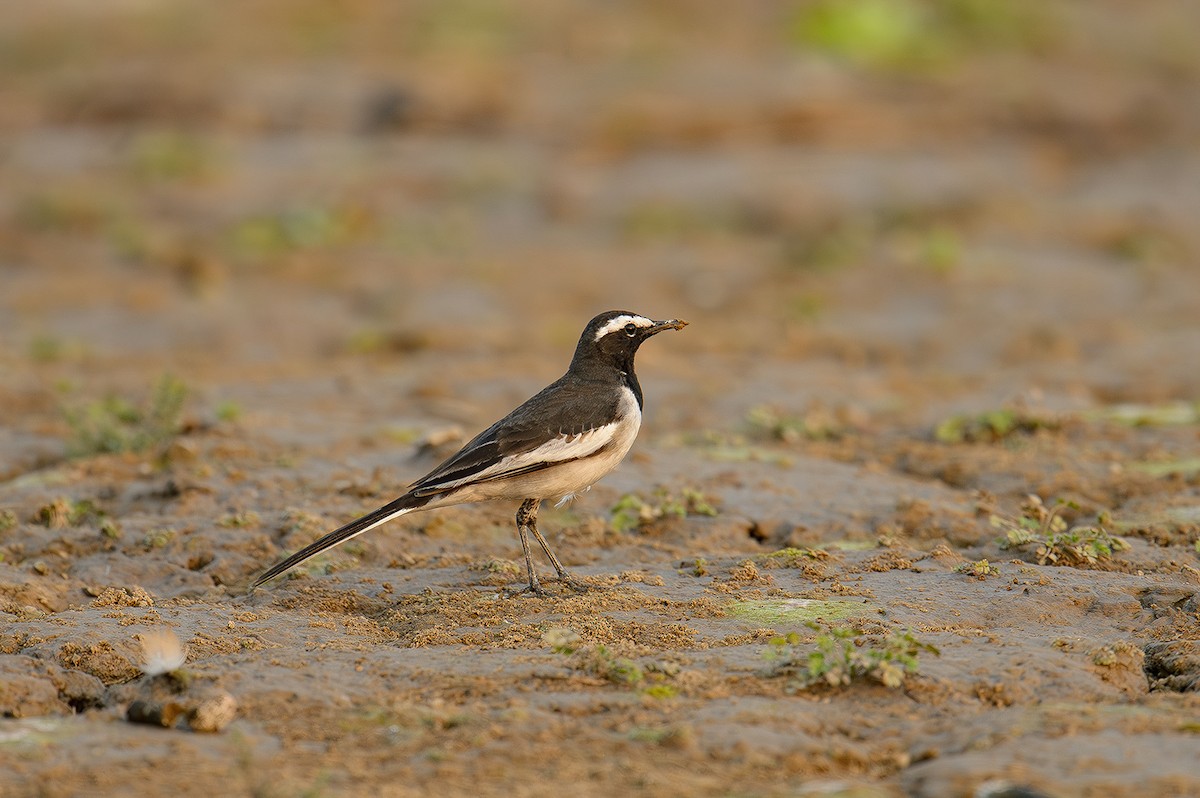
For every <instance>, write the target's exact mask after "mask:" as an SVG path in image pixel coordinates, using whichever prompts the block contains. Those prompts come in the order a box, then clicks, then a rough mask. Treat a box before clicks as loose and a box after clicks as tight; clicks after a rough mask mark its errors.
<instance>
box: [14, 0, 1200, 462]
mask: <svg viewBox="0 0 1200 798" xmlns="http://www.w3.org/2000/svg"><path fill="white" fill-rule="evenodd" d="M1196 30H1200V7H1198V6H1197V5H1196V4H1195V3H1193V2H1190V1H1189V0H1149V1H1148V2H1144V3H1139V4H1137V6H1136V8H1135V7H1134V6H1131V5H1129V4H1127V3H1121V2H1115V1H1114V0H1096V1H1095V2H1089V3H1073V2H1044V1H1043V0H1037V1H1036V2H1035V1H1034V0H1014V1H1013V2H1007V3H992V2H987V0H853V1H851V0H812V1H804V0H797V1H796V2H774V1H772V2H740V3H737V4H734V5H730V4H729V3H724V2H715V1H714V2H705V1H703V0H698V1H696V2H683V1H682V0H651V1H650V2H612V3H595V2H558V1H556V2H550V1H549V0H545V1H543V0H527V1H526V2H521V3H502V2H491V1H490V0H429V1H428V2H404V3H389V2H380V1H377V0H287V1H286V2H285V1H284V0H257V1H256V2H246V3H236V4H232V3H210V2H198V1H197V2H186V1H181V2H157V1H156V0H111V2H105V3H90V2H80V1H79V0H47V2H41V3H24V4H17V5H15V6H13V7H11V8H9V9H7V10H6V12H5V14H4V19H3V21H2V22H0V69H2V70H3V75H4V79H3V82H2V86H0V371H2V373H3V375H4V379H3V381H2V382H3V384H2V385H0V407H3V411H4V415H5V416H6V423H5V430H4V431H3V433H2V436H0V460H8V461H9V462H8V464H7V465H6V466H5V467H3V468H2V469H0V470H2V471H4V472H5V473H6V474H10V475H11V474H13V473H17V472H20V471H22V470H24V469H26V468H28V467H31V466H34V465H37V464H39V463H44V462H48V461H51V460H54V459H55V458H57V457H60V456H61V455H62V454H63V452H64V451H65V450H67V449H69V448H70V447H71V446H72V440H71V434H72V428H73V425H72V424H71V423H70V419H69V417H67V418H64V416H63V413H62V412H61V406H62V405H64V404H66V405H67V406H70V405H72V403H74V404H75V405H76V406H77V407H83V408H86V406H87V402H88V401H89V400H91V399H94V398H96V397H101V396H104V395H107V394H110V393H122V394H124V395H128V396H132V397H137V396H141V395H145V394H146V393H148V392H149V391H151V390H152V388H151V386H153V385H154V384H155V380H156V379H158V376H159V375H161V374H171V375H174V376H175V377H177V378H178V379H180V380H182V381H184V382H186V383H187V385H188V387H189V389H190V391H191V396H192V397H193V399H198V402H199V404H198V405H197V406H198V407H200V408H201V409H202V411H203V413H202V415H203V414H207V415H208V416H210V417H211V416H213V415H216V416H221V415H222V414H224V415H228V416H233V415H235V414H236V413H238V412H241V411H244V410H249V411H254V410H255V409H257V410H258V411H261V412H262V413H269V414H274V415H270V416H260V417H259V418H258V420H259V421H261V422H262V426H264V427H269V428H272V429H277V430H278V429H286V428H287V426H288V424H289V423H290V424H292V425H293V426H295V428H296V429H295V432H296V435H297V438H296V440H301V441H311V440H312V438H311V437H307V438H306V437H304V434H305V430H307V432H308V434H310V435H311V434H316V433H317V432H329V433H330V434H333V435H336V434H337V432H336V424H337V420H338V418H339V415H338V414H339V413H340V412H342V408H343V406H344V405H345V404H346V403H347V402H346V400H347V397H349V400H350V401H349V404H352V405H356V407H358V408H359V410H358V411H357V412H361V413H363V414H368V413H372V412H380V411H382V412H384V413H385V414H387V413H390V414H392V417H393V418H391V419H390V420H391V421H395V422H396V423H398V424H403V423H405V422H404V420H403V419H402V418H401V419H400V420H398V421H397V420H396V418H395V417H401V416H405V414H407V413H410V412H411V413H412V414H414V415H419V416H421V417H422V418H427V417H428V415H434V416H437V417H439V418H446V417H449V418H452V419H453V418H458V419H460V420H462V421H464V423H475V422H477V421H483V422H485V423H486V421H488V420H490V416H491V414H492V413H493V411H495V410H499V411H502V410H504V409H506V406H507V405H509V404H510V403H511V402H512V401H514V400H519V399H520V398H523V396H525V395H528V393H529V392H530V391H531V390H534V389H536V388H537V387H539V386H540V385H541V384H543V383H544V382H545V381H546V380H547V379H550V378H553V377H554V376H556V375H557V374H559V373H561V370H562V369H563V367H564V366H565V363H566V359H567V356H568V353H569V351H570V348H571V346H572V345H573V343H574V341H575V338H576V336H577V335H578V332H579V330H580V329H581V328H582V326H583V324H584V322H586V320H587V319H588V318H590V317H591V316H592V315H593V314H594V313H596V312H598V311H600V310H604V309H608V308H610V307H616V308H626V309H631V310H635V311H637V312H641V313H645V314H647V315H653V316H657V317H682V318H687V319H689V320H691V321H692V322H693V326H692V327H690V328H689V329H688V330H687V332H686V333H685V334H681V335H679V336H671V337H670V340H666V339H659V340H656V341H655V342H654V345H653V346H651V347H647V351H646V352H645V353H644V356H643V359H642V371H643V380H644V381H647V382H649V383H650V384H656V385H657V386H658V387H657V388H656V389H655V390H656V391H657V392H658V396H664V397H668V398H669V401H666V402H662V403H660V404H658V406H657V407H655V406H654V404H653V402H654V401H655V399H654V398H652V400H651V401H652V405H651V407H650V410H651V411H652V412H653V413H657V414H658V419H659V423H660V424H661V426H660V429H663V430H673V429H680V428H684V427H692V428H695V427H705V428H707V427H715V428H718V429H720V428H729V427H732V426H736V425H738V424H740V423H742V421H743V420H744V418H745V417H746V414H747V413H749V412H751V411H752V410H753V409H754V408H756V407H759V406H761V405H763V404H764V403H769V404H770V405H771V406H774V407H779V408H782V409H783V410H784V411H787V412H796V413H800V414H803V413H806V412H811V411H812V409H813V408H814V407H818V408H826V409H829V412H830V413H831V414H832V415H833V416H836V417H838V418H841V419H842V420H843V421H845V419H847V418H848V419H850V420H851V421H854V420H855V419H859V420H861V419H864V418H878V417H888V418H896V419H901V420H904V421H905V422H906V423H908V422H911V423H917V424H932V423H934V422H936V421H937V420H938V419H939V418H943V417H944V416H945V414H946V413H947V412H950V411H951V410H954V411H969V410H972V409H980V408H991V407H997V406H1009V405H1012V404H1013V403H1018V404H1020V403H1030V402H1034V403H1039V404H1041V405H1045V406H1048V407H1052V408H1061V407H1068V408H1078V407H1089V406H1094V405H1111V404H1112V403H1117V402H1130V401H1134V402H1164V401H1171V400H1178V399H1192V398H1194V397H1195V396H1196V395H1197V388H1198V387H1200V384H1198V383H1200V372H1198V371H1197V370H1196V369H1195V368H1194V361H1195V354H1196V352H1197V351H1198V349H1200V326H1198V324H1197V312H1196V311H1197V310H1198V309H1200V308H1198V306H1200V279H1198V271H1200V270H1198V269H1197V253H1200V227H1198V226H1197V225H1196V219H1197V218H1200V133H1198V131H1200V124H1198V123H1200V118H1198V117H1200V81H1198V80H1197V78H1198V77H1200V50H1198V49H1197V48H1196V46H1195V31H1196ZM331 384H336V385H335V387H333V388H328V389H327V388H324V387H321V386H328V385H331ZM355 386H358V388H357V389H356V387H355ZM164 390H165V389H164ZM355 390H358V391H359V392H358V393H357V394H356V393H355ZM652 396H653V395H652ZM462 400H466V401H468V402H470V403H473V404H471V406H470V407H471V408H474V409H463V407H462V406H460V405H458V404H456V402H460V401H462ZM131 401H132V400H131ZM295 402H302V403H303V406H304V407H305V408H306V410H305V413H302V414H299V415H307V417H308V418H307V421H305V420H303V419H299V418H297V419H292V420H291V421H290V422H289V421H288V420H287V418H288V408H289V407H293V405H289V403H295ZM371 402H375V403H376V404H375V405H372V404H371ZM422 402H424V403H425V404H424V405H421V403H422ZM380 403H382V404H380ZM414 403H416V404H417V405H420V406H421V408H422V409H416V410H411V407H412V406H413V404H414ZM481 408H482V409H481ZM80 412H82V411H80ZM422 414H424V415H422ZM889 414H890V415H889ZM251 415H252V413H251ZM362 417H366V416H365V415H364V416H354V417H353V418H350V419H348V421H347V423H348V424H353V423H355V418H362ZM306 424H307V426H305V425H306ZM330 425H333V426H332V427H331V426H330ZM74 426H77V425H74ZM75 432H76V433H78V430H77V429H76V430H75ZM280 434H285V433H283V432H281V433H280ZM75 444H78V441H75ZM118 448H119V446H118Z"/></svg>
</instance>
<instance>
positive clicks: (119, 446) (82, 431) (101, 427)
mask: <svg viewBox="0 0 1200 798" xmlns="http://www.w3.org/2000/svg"><path fill="white" fill-rule="evenodd" d="M186 398H187V386H186V385H184V383H183V382H182V381H181V380H179V379H177V378H175V377H172V376H171V375H169V374H164V375H163V376H162V377H161V378H160V379H159V381H158V382H157V383H156V384H155V386H154V388H153V390H152V391H151V393H150V397H149V399H148V400H147V402H146V404H145V406H144V407H140V408H139V407H137V406H135V405H134V404H132V403H130V402H129V401H127V400H125V399H122V398H120V397H117V396H109V397H106V398H104V399H101V400H99V401H96V402H92V403H91V404H88V405H86V406H84V407H82V408H67V409H65V410H64V415H65V416H66V420H67V424H68V425H70V427H71V441H70V444H69V446H68V448H69V450H70V452H71V454H72V455H74V456H87V455H93V454H104V453H115V452H141V451H145V450H146V449H149V448H151V447H156V446H162V445H164V444H165V443H167V442H168V441H170V440H171V439H172V438H174V437H175V436H176V435H178V434H179V431H180V429H181V427H182V423H181V421H180V417H181V414H182V412H183V403H184V400H185V399H186Z"/></svg>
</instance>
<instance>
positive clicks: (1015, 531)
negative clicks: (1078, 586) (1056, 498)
mask: <svg viewBox="0 0 1200 798" xmlns="http://www.w3.org/2000/svg"><path fill="white" fill-rule="evenodd" d="M1064 508H1070V509H1075V510H1078V509H1079V506H1078V505H1077V504H1075V503H1073V502H1062V501H1060V502H1058V503H1057V504H1056V505H1055V506H1054V507H1046V505H1045V504H1044V503H1043V502H1042V499H1041V497H1039V496H1035V495H1033V494H1030V495H1029V496H1027V497H1026V499H1025V502H1024V503H1023V504H1022V505H1021V514H1020V515H1019V516H1008V515H1002V514H999V513H996V514H993V515H992V517H991V519H990V522H991V525H992V526H993V527H995V528H996V529H1000V530H1002V531H1003V532H1004V536H1003V537H1001V538H1000V539H999V540H997V543H998V544H999V545H1000V548H1002V549H1023V548H1025V547H1026V546H1031V545H1032V546H1036V547H1037V549H1036V552H1037V561H1038V564H1039V565H1047V564H1050V565H1073V566H1085V565H1096V564H1097V563H1099V562H1101V561H1103V560H1108V559H1111V558H1112V556H1113V555H1114V554H1115V553H1117V552H1119V551H1126V550H1127V549H1128V548H1129V544H1128V543H1127V542H1126V541H1125V539H1124V538H1120V537H1117V536H1116V535H1111V534H1109V532H1108V530H1107V529H1105V527H1106V526H1108V525H1110V524H1111V522H1112V519H1111V518H1109V516H1108V513H1101V514H1100V516H1099V517H1098V518H1097V522H1096V524H1094V525H1090V526H1075V527H1070V528H1068V524H1067V522H1066V519H1064V518H1063V517H1062V515H1061V513H1062V510H1063V509H1064Z"/></svg>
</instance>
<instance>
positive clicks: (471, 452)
mask: <svg viewBox="0 0 1200 798" xmlns="http://www.w3.org/2000/svg"><path fill="white" fill-rule="evenodd" d="M686 325H687V322H686V321H680V320H678V319H671V320H669V321H653V320H652V319H648V318H646V317H645V316H639V315H638V314H636V313H629V312H627V311H623V310H610V311H608V312H607V313H601V314H600V315H599V316H597V317H596V318H594V319H592V320H591V321H590V322H588V325H587V327H585V328H584V330H583V335H581V336H580V337H579V343H578V345H576V347H575V355H574V357H572V358H571V365H570V366H569V367H568V368H567V373H566V374H564V375H563V376H562V377H560V378H558V379H557V380H555V381H554V382H552V383H550V385H548V386H546V387H545V388H544V389H542V391H541V392H540V393H538V394H537V395H536V396H534V397H533V398H532V399H530V400H528V401H527V402H525V403H524V404H522V405H521V406H520V407H518V408H517V409H516V410H514V411H512V412H511V413H509V414H508V415H507V416H505V417H504V418H502V419H500V420H499V421H497V422H496V423H495V424H493V425H492V426H490V427H488V428H487V429H486V430H484V431H483V432H481V433H479V435H477V436H476V437H475V438H474V439H473V440H472V441H471V442H470V443H468V444H467V445H466V446H464V447H463V448H462V449H461V450H460V451H459V452H458V453H457V454H455V455H454V456H452V457H451V458H450V459H448V460H446V462H444V463H442V464H441V465H440V466H438V467H437V468H435V469H434V470H433V471H431V472H429V473H428V474H426V475H425V476H423V477H421V478H420V479H419V480H417V481H416V482H414V483H413V484H412V486H411V487H410V488H409V489H408V492H407V493H405V494H404V495H403V496H401V497H400V498H398V499H396V500H395V501H393V502H390V503H388V504H385V505H384V506H383V507H380V508H379V509H378V510H375V511H374V512H371V513H368V514H367V515H364V516H363V517H362V518H358V519H356V520H354V521H351V522H350V523H348V524H346V525H345V526H343V527H341V528H339V529H335V530H334V531H333V532H330V533H329V534H328V535H326V536H325V537H323V538H321V539H320V540H317V541H315V542H313V543H310V544H309V545H307V546H305V547H304V548H303V549H301V550H300V551H298V552H296V553H295V554H293V555H291V556H290V557H287V558H286V559H284V560H280V561H279V562H278V563H276V564H275V565H272V566H271V567H270V568H268V569H267V570H266V571H264V572H263V574H262V575H261V576H259V577H258V579H256V580H255V581H254V584H253V587H252V588H251V589H253V588H256V587H258V586H259V585H261V584H263V583H264V582H266V581H267V580H269V579H273V578H275V577H276V576H279V575H280V574H282V573H283V572H284V571H287V570H288V569H289V568H292V567H293V566H296V565H299V564H300V563H302V562H304V561H305V560H307V559H308V558H309V557H313V556H316V555H317V554H320V553H321V552H323V551H326V550H327V549H331V548H333V547H334V546H336V545H338V544H339V543H345V542H346V541H347V540H350V539H351V538H353V537H356V536H358V535H361V534H362V533H363V532H366V531H368V530H371V529H374V528H375V527H377V526H379V525H380V524H383V523H386V522H388V521H390V520H392V519H393V518H396V517H397V516H401V515H404V514H405V513H411V512H413V511H414V510H432V509H433V508H435V507H446V506H448V505H451V504H464V503H466V502H478V501H486V500H490V499H519V500H521V507H520V509H519V510H517V536H518V537H519V538H520V540H521V549H522V550H523V551H524V552H525V569H526V572H527V573H528V577H529V586H528V587H527V588H526V590H528V591H531V592H534V593H540V592H541V590H542V589H541V586H540V585H539V583H538V578H537V574H536V573H535V572H534V570H533V559H532V557H531V556H530V554H529V539H528V535H527V533H532V535H533V537H534V538H535V539H536V540H537V542H538V544H539V545H540V546H541V547H542V550H543V551H544V552H546V556H547V557H548V558H549V559H550V564H551V565H553V566H554V570H555V571H556V572H557V573H558V578H559V579H560V580H562V581H563V582H564V583H567V584H575V583H574V582H573V580H572V579H571V577H570V576H569V575H568V574H567V572H566V570H565V569H564V568H563V566H562V563H560V562H559V561H558V558H557V557H555V556H554V552H552V551H550V546H549V545H547V543H546V539H545V538H544V537H542V534H541V533H540V532H538V528H537V513H538V507H539V506H541V503H542V501H543V500H546V499H563V498H570V497H572V496H573V495H574V494H576V493H579V492H581V491H584V490H587V489H588V488H590V487H591V486H592V485H593V484H594V483H595V482H596V481H597V480H599V479H600V478H601V477H603V476H604V475H605V474H607V473H609V472H610V471H612V470H613V469H614V468H616V467H617V465H618V464H619V463H620V462H621V460H622V459H624V457H625V455H626V453H627V452H628V451H629V448H630V447H631V446H632V445H633V439H634V438H636V437H637V433H638V428H639V427H641V424H642V388H641V386H640V385H639V384H638V380H637V375H636V374H634V371H633V358H634V355H636V354H637V350H638V347H639V346H641V345H642V342H643V341H645V340H646V339H647V338H649V337H650V336H652V335H657V334H658V333H660V332H662V331H663V330H681V329H683V328H684V327H685V326H686Z"/></svg>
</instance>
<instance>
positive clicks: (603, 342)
mask: <svg viewBox="0 0 1200 798" xmlns="http://www.w3.org/2000/svg"><path fill="white" fill-rule="evenodd" d="M686 326H687V322H686V321H682V320H680V319H669V320H667V321H655V320H654V319H648V318H646V317H645V316H640V315H638V314H637V313H630V312H629V311H627V310H609V311H606V312H604V313H601V314H600V315H599V316H597V317H596V318H594V319H592V320H591V321H589V322H588V325H587V327H585V328H584V330H583V335H581V336H580V337H579V345H578V346H577V347H576V348H575V357H576V358H579V357H581V356H584V357H589V356H590V357H594V356H597V355H599V356H600V357H603V358H605V359H608V360H611V361H612V362H615V363H621V364H623V363H626V362H631V361H632V360H633V355H634V354H635V353H636V352H637V350H638V347H639V346H641V345H642V342H643V341H645V340H646V339H647V338H649V337H651V336H653V335H658V334H659V333H660V332H662V331H663V330H682V329H683V328H684V327H686Z"/></svg>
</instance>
